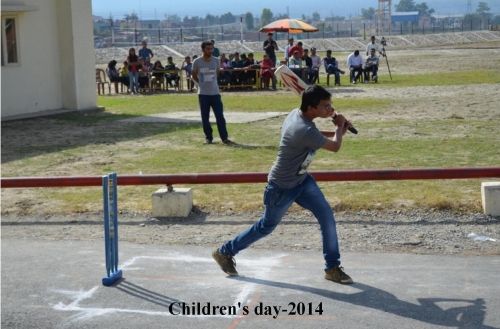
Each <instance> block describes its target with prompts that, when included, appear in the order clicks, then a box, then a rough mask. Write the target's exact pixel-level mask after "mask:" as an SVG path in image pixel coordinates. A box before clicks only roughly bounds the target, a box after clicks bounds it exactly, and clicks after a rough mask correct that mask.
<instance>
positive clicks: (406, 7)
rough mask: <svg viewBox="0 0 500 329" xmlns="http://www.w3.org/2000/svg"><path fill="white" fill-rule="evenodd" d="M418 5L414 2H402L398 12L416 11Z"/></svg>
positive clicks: (398, 6)
mask: <svg viewBox="0 0 500 329" xmlns="http://www.w3.org/2000/svg"><path fill="white" fill-rule="evenodd" d="M415 10H416V5H415V1H414V0H400V1H399V3H398V4H397V5H396V11H415Z"/></svg>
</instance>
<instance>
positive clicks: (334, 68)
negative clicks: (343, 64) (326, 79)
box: [323, 49, 345, 86]
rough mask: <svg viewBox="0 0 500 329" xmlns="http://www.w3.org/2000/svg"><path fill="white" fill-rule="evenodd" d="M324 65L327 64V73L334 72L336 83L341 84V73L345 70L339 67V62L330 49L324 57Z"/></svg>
mask: <svg viewBox="0 0 500 329" xmlns="http://www.w3.org/2000/svg"><path fill="white" fill-rule="evenodd" d="M323 65H324V66H325V72H326V73H327V74H333V75H334V76H335V85H336V86H340V75H341V74H344V73H345V72H344V71H342V70H341V69H340V68H339V63H338V61H337V60H336V59H335V57H332V51H331V50H330V49H328V50H327V51H326V57H325V58H323Z"/></svg>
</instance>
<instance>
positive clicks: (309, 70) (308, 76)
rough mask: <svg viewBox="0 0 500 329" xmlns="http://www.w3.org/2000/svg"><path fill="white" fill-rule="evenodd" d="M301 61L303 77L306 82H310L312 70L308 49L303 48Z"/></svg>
mask: <svg viewBox="0 0 500 329" xmlns="http://www.w3.org/2000/svg"><path fill="white" fill-rule="evenodd" d="M302 61H303V62H304V64H305V66H304V68H305V70H306V71H305V72H304V75H305V78H306V82H307V83H312V80H313V77H314V75H313V71H312V59H311V57H309V49H304V56H302Z"/></svg>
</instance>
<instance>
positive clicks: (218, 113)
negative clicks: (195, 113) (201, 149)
mask: <svg viewBox="0 0 500 329" xmlns="http://www.w3.org/2000/svg"><path fill="white" fill-rule="evenodd" d="M198 101H199V103H200V112H201V121H202V123H203V132H204V133H205V138H206V139H207V140H209V141H212V139H213V135H212V126H211V125H210V107H211V108H212V110H213V111H214V115H215V121H216V122H217V129H218V130H219V136H220V139H221V140H223V141H225V140H226V139H227V129H226V119H225V118H224V106H223V105H222V100H221V97H220V95H198Z"/></svg>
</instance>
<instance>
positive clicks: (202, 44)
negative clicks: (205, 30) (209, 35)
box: [201, 41, 214, 50]
mask: <svg viewBox="0 0 500 329" xmlns="http://www.w3.org/2000/svg"><path fill="white" fill-rule="evenodd" d="M213 45H214V44H213V43H212V42H210V41H203V42H202V43H201V49H202V50H205V48H206V47H207V46H213Z"/></svg>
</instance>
